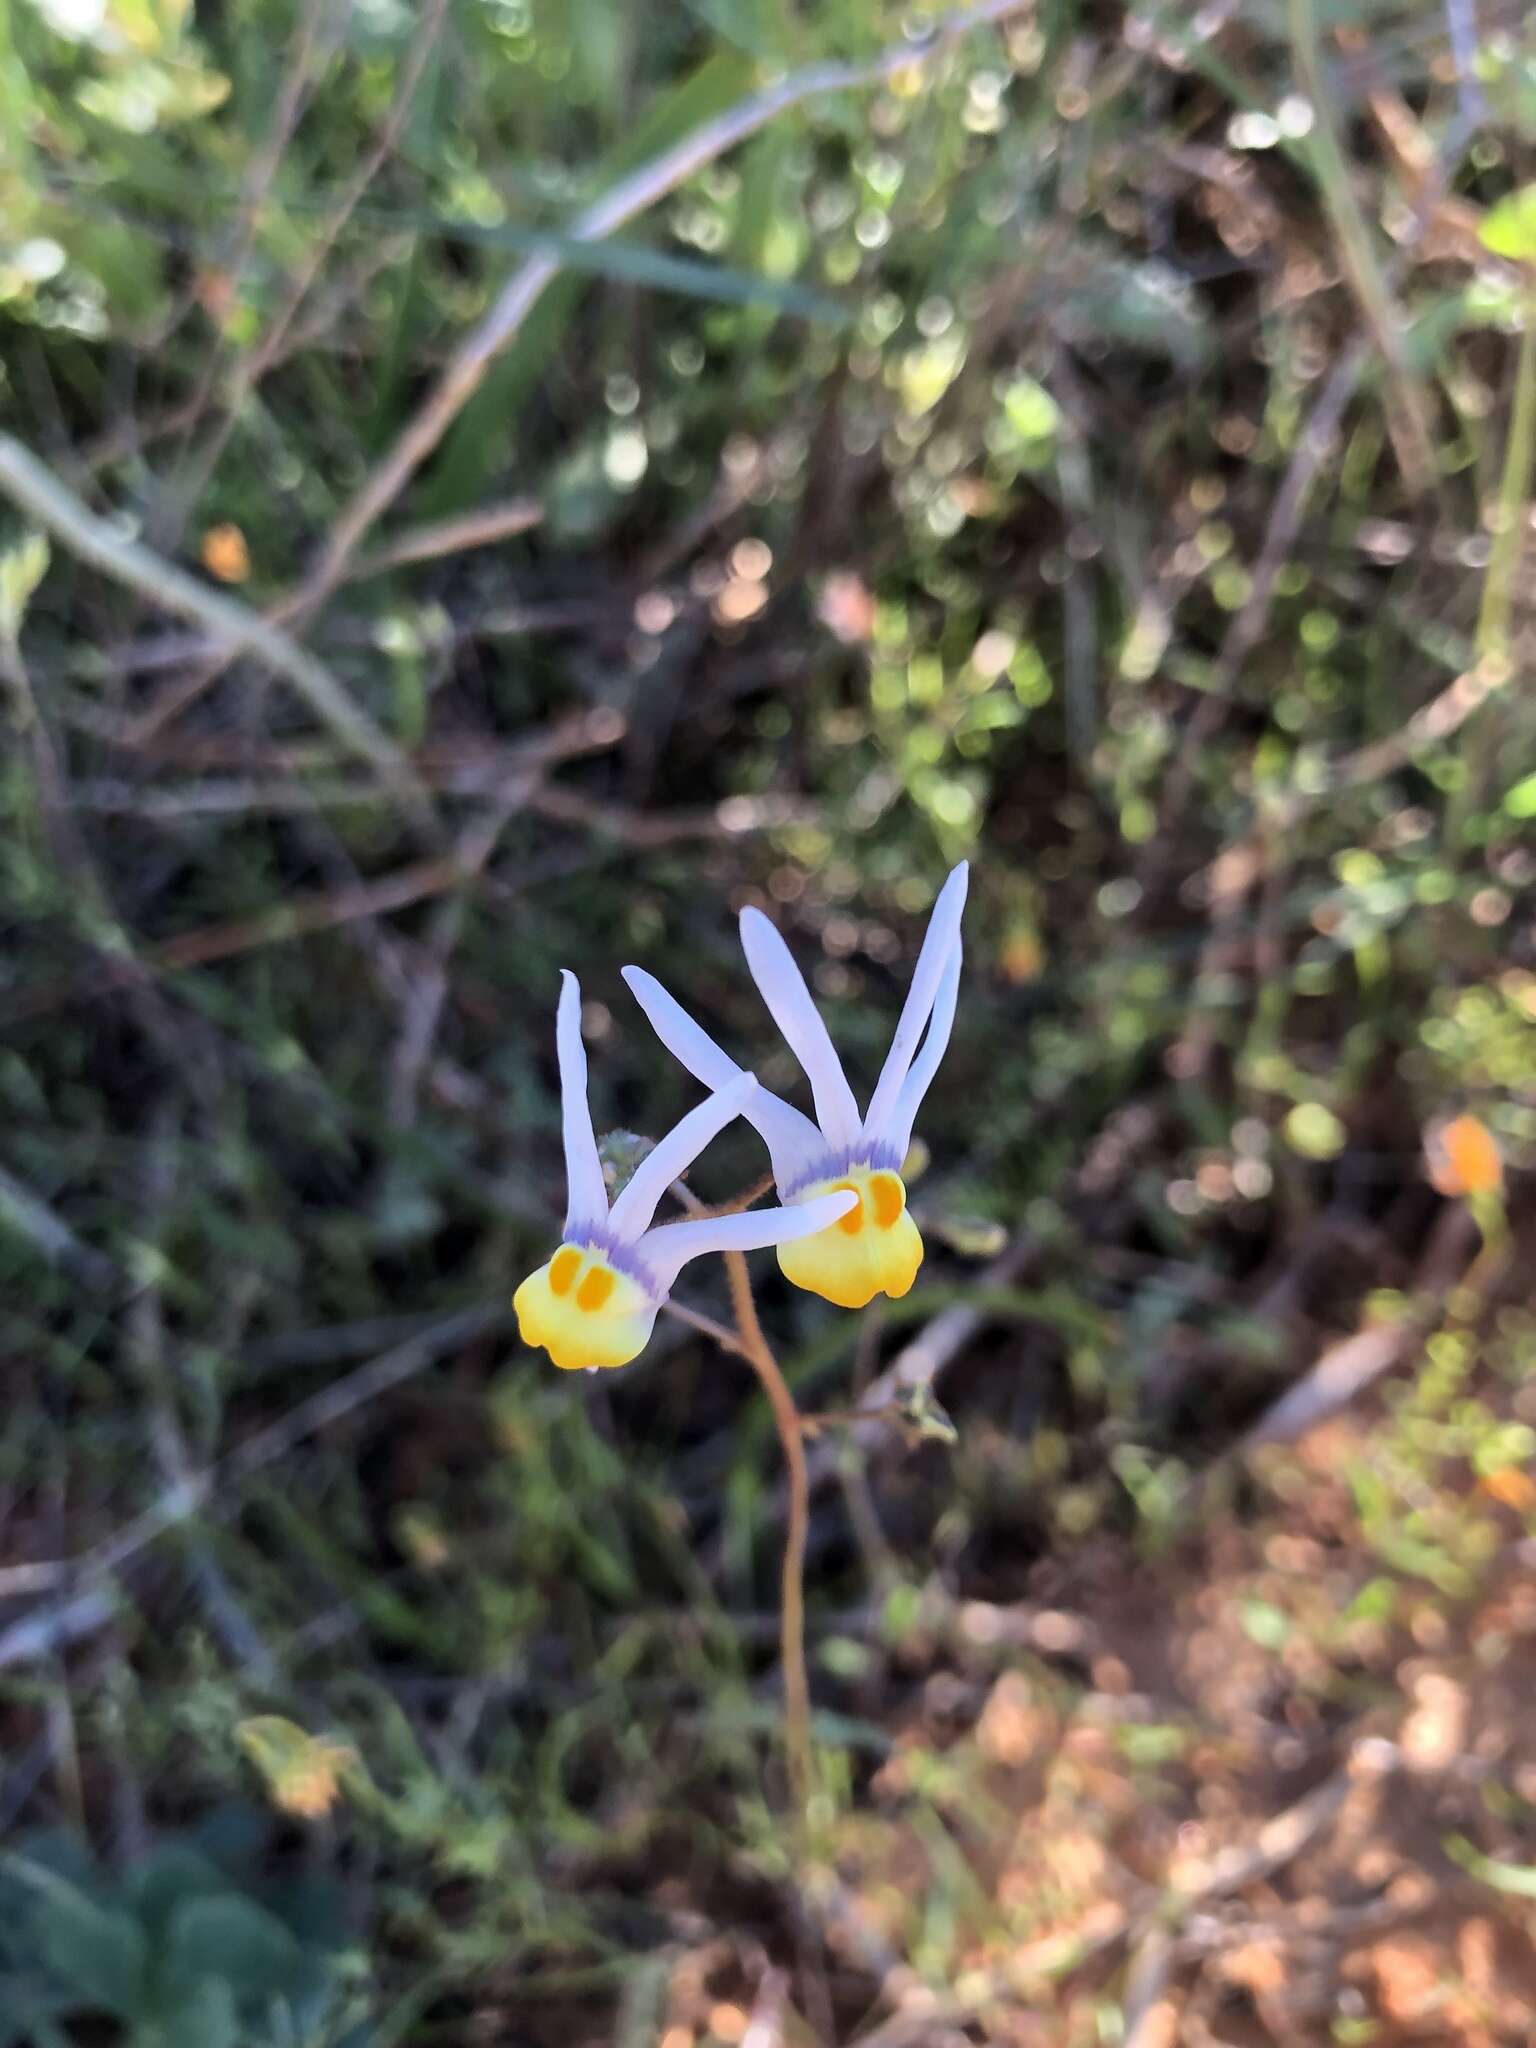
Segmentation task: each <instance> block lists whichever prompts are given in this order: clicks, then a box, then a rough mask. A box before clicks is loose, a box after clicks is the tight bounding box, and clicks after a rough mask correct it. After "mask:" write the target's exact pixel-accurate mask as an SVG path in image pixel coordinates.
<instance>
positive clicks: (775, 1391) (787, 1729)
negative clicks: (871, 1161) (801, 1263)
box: [723, 1252, 816, 1828]
mask: <svg viewBox="0 0 1536 2048" xmlns="http://www.w3.org/2000/svg"><path fill="white" fill-rule="evenodd" d="M723 1257H724V1259H725V1270H726V1273H727V1275H728V1276H729V1279H730V1284H731V1308H732V1311H733V1313H734V1315H735V1317H736V1332H737V1335H738V1337H739V1338H740V1340H741V1348H742V1351H743V1353H744V1355H745V1357H746V1360H747V1363H748V1364H749V1365H750V1366H751V1368H752V1370H753V1371H754V1372H755V1373H756V1374H757V1376H758V1379H759V1380H760V1381H761V1382H762V1387H763V1392H764V1393H765V1394H766V1395H767V1396H768V1401H769V1405H770V1406H771V1407H772V1409H773V1419H774V1422H775V1423H776V1424H777V1425H778V1431H779V1442H780V1443H781V1444H782V1445H783V1447H784V1463H785V1465H786V1466H787V1467H788V1470H789V1526H788V1529H787V1531H786V1534H785V1538H784V1572H783V1580H782V1593H781V1598H780V1606H779V1656H780V1661H781V1662H782V1664H783V1666H784V1748H785V1752H786V1755H787V1758H788V1763H789V1788H790V1799H791V1803H792V1805H793V1807H794V1810H795V1816H796V1820H797V1822H798V1824H799V1825H800V1827H801V1828H806V1827H807V1826H808V1819H809V1814H810V1807H811V1795H812V1793H813V1792H814V1791H815V1786H816V1765H815V1758H814V1754H813V1752H812V1749H811V1688H810V1681H809V1679H808V1678H807V1676H806V1669H805V1540H806V1534H807V1531H808V1529H809V1526H810V1504H811V1488H810V1479H809V1475H808V1473H807V1471H806V1464H805V1438H804V1435H803V1433H802V1430H801V1426H800V1411H799V1409H798V1408H797V1407H796V1406H795V1397H794V1395H793V1394H792V1393H791V1392H790V1391H789V1382H788V1381H787V1380H786V1379H785V1377H784V1375H783V1373H782V1372H781V1371H780V1370H779V1362H778V1360H777V1359H776V1358H775V1357H774V1355H773V1352H772V1351H771V1350H770V1349H769V1346H768V1340H767V1338H766V1337H765V1336H764V1335H763V1326H762V1324H761V1323H760V1322H759V1321H758V1319H757V1304H756V1302H755V1301H754V1300H753V1299H752V1281H751V1277H750V1276H749V1274H748V1272H747V1262H746V1259H745V1258H744V1257H743V1255H742V1254H741V1253H740V1252H726V1253H724V1254H723Z"/></svg>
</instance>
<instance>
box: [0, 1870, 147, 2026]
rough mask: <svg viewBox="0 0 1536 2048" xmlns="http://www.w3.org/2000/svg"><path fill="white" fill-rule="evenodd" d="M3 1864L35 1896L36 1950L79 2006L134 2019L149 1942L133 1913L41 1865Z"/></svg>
mask: <svg viewBox="0 0 1536 2048" xmlns="http://www.w3.org/2000/svg"><path fill="white" fill-rule="evenodd" d="M6 1867H7V1869H8V1870H9V1872H10V1874H11V1875H12V1876H13V1877H17V1878H20V1879H21V1881H22V1882H23V1883H24V1884H26V1885H27V1886H29V1887H30V1888H31V1889H32V1890H33V1891H34V1892H35V1893H36V1894H37V1895H38V1896H39V1898H40V1900H41V1911H40V1912H39V1914H38V1917H37V1922H36V1939H37V1946H38V1952H39V1953H40V1955H41V1956H42V1959H43V1961H44V1962H45V1963H46V1964H47V1965H48V1968H49V1969H50V1970H52V1971H53V1972H54V1974H55V1975H56V1976H58V1977H61V1978H62V1979H63V1980H64V1982H65V1984H67V1985H68V1986H69V1988H70V1990H71V1991H72V1992H73V1993H74V1994H75V1997H76V1999H77V2001H78V2003H79V2005H80V2006H81V2007H83V2008H86V2009H89V2010H98V2009H99V2010H100V2011H103V2012H109V2013H111V2014H113V2015H114V2017H116V2018H118V2019H124V2020H131V2019H134V2018H136V2017H137V2016H138V2015H139V2013H140V2012H141V2011H142V2009H143V2001H144V1989H145V1983H146V1978H147V1964H148V1955H149V1945H148V1942H147V1941H146V1939H145V1936H144V1930H143V1929H142V1928H141V1927H140V1926H139V1924H138V1922H137V1921H136V1920H135V1919H134V1918H133V1916H132V1915H131V1914H129V1913H118V1912H113V1911H112V1910H111V1908H110V1907H106V1906H99V1905H97V1903H96V1901H95V1900H94V1899H92V1898H91V1897H90V1896H89V1895H88V1894H87V1893H86V1892H84V1891H82V1890H81V1889H80V1887H79V1886H78V1885H76V1884H72V1883H71V1882H70V1880H69V1879H68V1878H67V1877H61V1876H60V1875H59V1873H58V1872H57V1871H55V1870H49V1869H47V1868H45V1866H44V1865H42V1864H41V1863H33V1862H31V1861H29V1860H28V1859H27V1858H25V1857H22V1856H15V1857H12V1858H11V1859H10V1861H9V1863H8V1864H7V1866H6Z"/></svg>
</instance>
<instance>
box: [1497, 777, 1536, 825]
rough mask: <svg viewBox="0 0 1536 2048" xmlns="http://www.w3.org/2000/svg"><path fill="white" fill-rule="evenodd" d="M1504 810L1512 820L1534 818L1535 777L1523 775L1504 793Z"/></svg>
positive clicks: (1535, 814)
mask: <svg viewBox="0 0 1536 2048" xmlns="http://www.w3.org/2000/svg"><path fill="white" fill-rule="evenodd" d="M1504 808H1505V810H1506V811H1508V813H1509V815H1510V816H1511V817H1512V818H1536V775H1525V776H1522V777H1521V779H1520V780H1519V781H1518V782H1517V783H1516V784H1515V785H1514V787H1513V788H1512V789H1506V790H1505V792H1504Z"/></svg>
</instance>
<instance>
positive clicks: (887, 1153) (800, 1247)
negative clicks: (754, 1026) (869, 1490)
mask: <svg viewBox="0 0 1536 2048" xmlns="http://www.w3.org/2000/svg"><path fill="white" fill-rule="evenodd" d="M968 874H969V870H968V868H967V865H966V863H965V862H964V861H962V862H961V863H960V865H959V866H958V867H957V868H955V869H954V870H953V872H952V873H951V874H950V876H949V879H948V880H947V881H946V882H945V884H944V887H943V888H942V890H940V892H939V898H938V901H937V902H936V903H935V904H934V906H933V916H932V917H931V918H930V919H929V922H928V931H927V935H926V936H925V938H924V940H923V946H922V951H921V952H920V953H919V954H918V957H917V966H916V968H915V969H914V970H913V974H912V986H911V988H910V989H909V991H908V993H907V1000H906V1002H905V1004H904V1005H903V1006H902V1012H901V1018H900V1021H899V1022H898V1024H897V1026H896V1035H895V1037H894V1038H893V1039H892V1040H891V1049H890V1052H889V1053H888V1054H887V1055H886V1061H885V1065H884V1067H882V1069H881V1071H880V1078H879V1080H878V1081H877V1082H876V1083H875V1092H874V1094H873V1095H872V1096H871V1097H870V1102H869V1108H868V1110H867V1111H866V1112H865V1114H864V1115H863V1116H862V1117H861V1116H860V1114H859V1106H858V1103H857V1101H856V1100H855V1098H854V1094H853V1090H852V1089H851V1088H850V1087H849V1085H848V1080H847V1077H846V1075H845V1074H844V1073H843V1069H842V1066H841V1063H840V1062H839V1060H838V1057H837V1054H836V1052H835V1051H834V1049H833V1045H832V1040H831V1038H830V1037H829V1036H828V1034H827V1027H826V1025H825V1024H824V1023H823V1022H822V1020H821V1016H820V1013H819V1012H818V1011H817V1008H816V1005H815V1003H814V1002H813V1001H812V999H811V993H810V990H809V989H808V988H807V987H806V985H805V982H804V980H803V979H802V978H801V974H800V970H799V969H798V968H797V967H796V965H795V963H794V961H793V959H791V957H790V952H789V948H788V947H787V946H786V945H785V943H784V941H783V940H782V939H781V938H780V937H779V935H778V933H777V932H776V931H775V930H774V928H773V926H772V925H771V924H770V923H769V922H768V920H767V918H766V917H764V916H763V914H762V912H761V911H760V910H744V911H743V912H742V914H741V943H742V946H743V948H744V949H745V951H746V955H747V965H748V967H750V969H751V970H752V978H753V980H754V981H755V982H756V983H757V986H758V988H759V990H760V991H761V993H762V997H763V1000H764V1001H765V1002H766V1003H767V1005H768V1008H769V1010H770V1011H771V1012H772V1014H773V1020H774V1022H775V1023H776V1024H777V1025H778V1027H779V1029H780V1031H782V1032H783V1034H784V1037H785V1040H786V1041H787V1043H788V1045H789V1047H790V1050H791V1051H792V1052H793V1053H794V1055H795V1057H796V1059H798V1060H799V1062H800V1064H801V1066H802V1067H803V1068H804V1069H805V1072H806V1075H807V1078H808V1079H809V1081H810V1084H811V1094H812V1097H813V1099H814V1101H815V1105H816V1120H815V1122H814V1123H813V1122H812V1121H811V1119H810V1118H809V1117H807V1116H803V1115H802V1114H801V1112H800V1111H799V1110H798V1109H794V1108H792V1107H791V1105H790V1104H789V1103H787V1102H784V1101H782V1100H781V1099H780V1097H778V1096H777V1095H773V1094H770V1093H769V1091H768V1090H767V1089H766V1088H759V1089H757V1090H756V1091H755V1092H754V1093H753V1094H752V1095H751V1096H749V1097H748V1098H746V1099H744V1100H743V1102H742V1104H741V1114H742V1115H743V1116H744V1117H745V1118H746V1119H747V1121H748V1123H750V1124H751V1125H752V1126H753V1127H754V1129H756V1130H757V1131H758V1133H759V1134H760V1135H761V1137H762V1138H763V1140H764V1142H765V1143H766V1145H767V1147H768V1155H769V1158H770V1159H771V1161H772V1163H773V1177H774V1180H775V1182H776V1184H777V1186H778V1190H779V1198H780V1200H781V1201H784V1202H789V1203H793V1204H799V1203H805V1204H807V1205H808V1206H809V1205H811V1204H813V1203H814V1202H817V1201H820V1200H824V1199H825V1198H826V1196H827V1195H828V1194H829V1193H830V1192H833V1191H836V1190H849V1189H851V1190H852V1191H853V1193H854V1194H855V1195H856V1196H857V1197H858V1201H857V1204H856V1206H851V1207H849V1209H848V1210H847V1212H846V1213H845V1214H844V1215H842V1216H841V1217H839V1218H838V1219H836V1220H835V1221H834V1222H833V1223H831V1224H829V1225H827V1226H825V1227H824V1228H823V1229H822V1230H821V1231H819V1232H817V1233H815V1234H812V1235H808V1236H806V1237H804V1238H801V1239H797V1240H795V1241H793V1242H790V1241H788V1240H786V1241H785V1242H783V1243H781V1245H780V1250H779V1264H780V1265H781V1266H782V1267H783V1269H784V1272H785V1273H786V1275H787V1276H788V1277H789V1278H790V1279H791V1280H793V1281H794V1282H795V1284H796V1285H797V1286H800V1287H807V1288H809V1289H810V1291H811V1292H812V1293H813V1294H820V1295H823V1296H825V1298H826V1299H827V1300H828V1301H835V1302H837V1303H838V1304H839V1306H840V1307H843V1308H862V1307H863V1306H864V1304H865V1303H866V1302H868V1301H871V1300H872V1299H873V1298H874V1296H875V1295H877V1294H879V1293H882V1292H883V1293H886V1294H891V1295H897V1296H899V1295H903V1294H905V1293H906V1291H907V1289H908V1288H909V1287H910V1286H911V1285H912V1282H913V1280H914V1278H915V1277H916V1274H917V1269H918V1267H919V1266H920V1265H921V1264H922V1258H923V1241H922V1238H921V1237H920V1236H919V1235H918V1230H917V1225H916V1224H915V1223H914V1222H913V1221H912V1218H911V1217H910V1216H909V1215H908V1213H907V1191H906V1187H905V1185H904V1184H903V1182H902V1178H901V1166H902V1162H903V1161H904V1160H905V1158H906V1156H907V1148H908V1146H909V1145H910V1144H911V1141H912V1126H913V1123H914V1122H915V1120H916V1117H917V1112H918V1109H919V1107H920V1106H921V1104H922V1100H923V1097H924V1096H925V1095H926V1094H927V1092H928V1089H929V1087H930V1085H931V1083H932V1081H933V1077H934V1075H935V1074H936V1073H937V1072H938V1067H939V1061H940V1060H941V1059H942V1058H943V1057H944V1048H945V1047H946V1046H947V1045H948V1043H949V1034H950V1030H951V1028H952V1027H953V1024H954V1021H955V999H956V996H957V994H958V991H959V987H960V915H961V912H962V911H963V910H964V908H965V892H966V883H967V880H968ZM624 979H625V980H626V981H627V982H628V983H629V986H630V988H631V989H632V990H633V991H634V994H635V997H636V999H637V1000H638V1002H639V1004H640V1007H641V1008H642V1009H643V1010H644V1011H645V1014H646V1016H647V1017H649V1019H650V1020H651V1024H652V1026H653V1027H654V1029H655V1031H656V1034H657V1036H658V1037H659V1038H660V1040H661V1042H662V1044H663V1045H664V1046H666V1048H667V1050H668V1051H669V1052H671V1053H673V1054H674V1055H675V1056H676V1057H677V1058H678V1059H679V1060H681V1061H682V1063H683V1065H684V1066H685V1067H686V1068H687V1069H688V1071H689V1072H690V1073H691V1074H693V1075H694V1076H695V1077H696V1079H698V1080H700V1081H702V1082H703V1083H704V1085H705V1086H706V1087H707V1088H729V1087H730V1086H732V1085H733V1083H734V1082H735V1081H736V1080H737V1079H738V1077H739V1076H740V1074H741V1071H742V1070H741V1068H740V1067H738V1066H737V1064H736V1062H735V1061H734V1060H733V1059H732V1058H731V1056H730V1055H729V1053H727V1052H725V1051H723V1050H722V1049H721V1047H720V1046H718V1045H717V1044H716V1043H715V1041H714V1040H713V1039H712V1038H711V1037H710V1036H709V1034H708V1032H707V1031H705V1030H703V1029H702V1027H701V1026H700V1025H698V1024H696V1023H695V1022H694V1020H693V1019H692V1018H691V1017H690V1016H689V1015H688V1013H687V1011H686V1010H684V1009H683V1008H682V1007H681V1006H680V1005H679V1004H678V1003H676V1002H674V1001H673V999H672V997H671V996H669V995H668V994H667V992H666V990H665V989H664V988H663V987H662V986H661V983H660V982H659V981H657V980H656V979H655V977H654V976H653V975H650V974H647V973H645V972H644V970H643V969H641V968H639V967H626V968H625V969H624Z"/></svg>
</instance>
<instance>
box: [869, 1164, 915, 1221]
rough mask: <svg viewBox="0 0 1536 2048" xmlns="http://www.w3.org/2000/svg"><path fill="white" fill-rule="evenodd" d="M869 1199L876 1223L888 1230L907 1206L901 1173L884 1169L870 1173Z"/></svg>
mask: <svg viewBox="0 0 1536 2048" xmlns="http://www.w3.org/2000/svg"><path fill="white" fill-rule="evenodd" d="M869 1199H870V1204H871V1206H872V1207H873V1209H874V1212H875V1221H876V1223H878V1224H879V1226H880V1228H881V1229H882V1230H889V1229H890V1227H891V1225H892V1224H893V1223H894V1222H895V1221H896V1218H897V1217H898V1216H899V1215H900V1214H901V1212H902V1210H903V1209H905V1207H906V1206H907V1191H906V1189H905V1188H904V1187H903V1186H902V1184H901V1175H900V1174H899V1173H889V1172H885V1171H882V1172H880V1173H872V1174H871V1175H870V1177H869Z"/></svg>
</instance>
